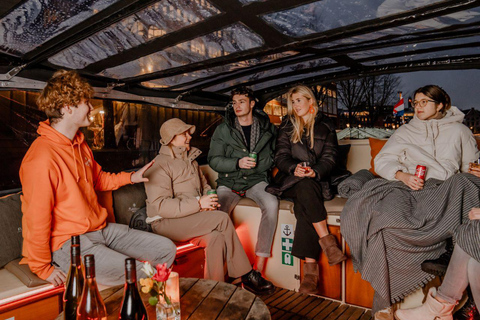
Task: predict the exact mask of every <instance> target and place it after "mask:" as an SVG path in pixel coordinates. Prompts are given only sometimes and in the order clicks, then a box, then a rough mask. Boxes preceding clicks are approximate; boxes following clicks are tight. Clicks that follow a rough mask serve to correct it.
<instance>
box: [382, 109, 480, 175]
mask: <svg viewBox="0 0 480 320" xmlns="http://www.w3.org/2000/svg"><path fill="white" fill-rule="evenodd" d="M464 116H465V115H464V114H463V112H461V111H460V110H458V109H457V108H456V107H451V108H450V110H447V112H446V114H445V116H444V117H443V118H441V119H432V120H420V119H418V118H417V117H416V116H415V117H414V118H413V119H412V120H411V121H410V122H409V123H408V124H405V125H403V126H401V127H400V128H398V129H397V131H396V132H395V133H394V134H393V135H392V136H391V137H390V139H388V141H387V143H386V144H385V146H384V147H383V148H382V150H381V151H380V152H379V154H378V155H377V156H376V157H375V171H376V172H377V174H379V175H380V176H381V177H383V178H385V179H388V180H395V173H396V172H397V171H403V172H408V173H411V174H415V169H416V167H417V165H419V164H420V165H424V166H426V167H427V174H426V177H425V178H426V179H430V178H435V179H440V180H446V179H448V178H449V177H451V176H452V175H454V174H456V173H458V172H467V171H468V164H469V162H474V161H476V160H478V157H479V152H478V150H477V143H476V141H475V138H474V137H473V134H472V132H471V131H470V129H468V127H466V126H465V125H463V124H462V122H463V118H464Z"/></svg>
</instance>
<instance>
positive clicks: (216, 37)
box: [99, 23, 264, 78]
mask: <svg viewBox="0 0 480 320" xmlns="http://www.w3.org/2000/svg"><path fill="white" fill-rule="evenodd" d="M263 43H264V42H263V39H262V38H261V37H260V36H258V35H257V34H256V33H253V32H252V31H251V30H250V29H249V28H247V27H246V26H244V25H243V24H241V23H236V24H233V25H231V26H229V27H227V28H224V29H221V30H218V31H215V32H212V33H210V34H207V35H205V36H202V37H198V38H195V39H193V40H190V41H186V42H183V43H180V44H178V45H176V46H173V47H170V48H167V49H165V50H162V51H160V52H156V53H153V54H150V55H148V56H145V57H142V58H140V59H137V60H135V61H130V62H127V63H124V64H122V65H119V66H116V67H113V68H109V69H106V70H103V71H102V72H100V73H99V75H102V76H106V77H112V78H130V77H136V76H140V75H144V74H148V73H152V72H157V71H163V70H167V69H170V68H174V67H179V66H184V65H187V64H191V63H196V62H201V61H204V60H208V59H213V58H219V57H224V56H228V55H230V54H232V53H236V52H241V51H245V50H249V49H253V48H257V47H260V46H262V45H263Z"/></svg>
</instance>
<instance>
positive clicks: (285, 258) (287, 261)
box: [282, 252, 293, 266]
mask: <svg viewBox="0 0 480 320" xmlns="http://www.w3.org/2000/svg"><path fill="white" fill-rule="evenodd" d="M282 264H284V265H287V266H293V256H292V254H291V253H290V252H282Z"/></svg>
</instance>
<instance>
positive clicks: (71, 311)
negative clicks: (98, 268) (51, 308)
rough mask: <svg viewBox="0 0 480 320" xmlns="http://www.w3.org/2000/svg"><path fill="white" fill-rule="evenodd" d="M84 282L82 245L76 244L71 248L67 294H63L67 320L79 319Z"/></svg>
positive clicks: (66, 286)
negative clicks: (78, 313)
mask: <svg viewBox="0 0 480 320" xmlns="http://www.w3.org/2000/svg"><path fill="white" fill-rule="evenodd" d="M72 238H73V237H72ZM72 243H73V241H72ZM83 280H84V279H83V270H82V259H81V257H80V245H79V244H74V245H72V246H71V247H70V270H69V271H68V276H67V282H66V284H65V292H64V294H63V312H64V314H65V320H75V319H76V318H77V307H78V304H79V303H80V299H81V298H82V291H83V283H84V281H83Z"/></svg>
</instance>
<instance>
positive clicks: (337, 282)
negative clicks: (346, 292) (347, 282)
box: [319, 226, 342, 300]
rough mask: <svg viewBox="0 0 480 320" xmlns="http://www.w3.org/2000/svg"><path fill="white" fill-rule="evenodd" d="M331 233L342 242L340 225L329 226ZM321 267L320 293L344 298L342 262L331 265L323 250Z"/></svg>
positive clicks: (329, 296) (338, 298) (330, 296)
mask: <svg viewBox="0 0 480 320" xmlns="http://www.w3.org/2000/svg"><path fill="white" fill-rule="evenodd" d="M329 230H330V233H331V234H333V235H334V236H335V237H336V238H337V241H338V243H341V235H340V227H337V226H329ZM319 268H320V288H319V295H321V296H325V297H328V298H331V299H336V300H341V299H342V264H341V263H340V264H337V265H335V266H329V265H328V260H327V257H326V256H325V254H324V253H323V252H322V254H321V255H320V261H319Z"/></svg>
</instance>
